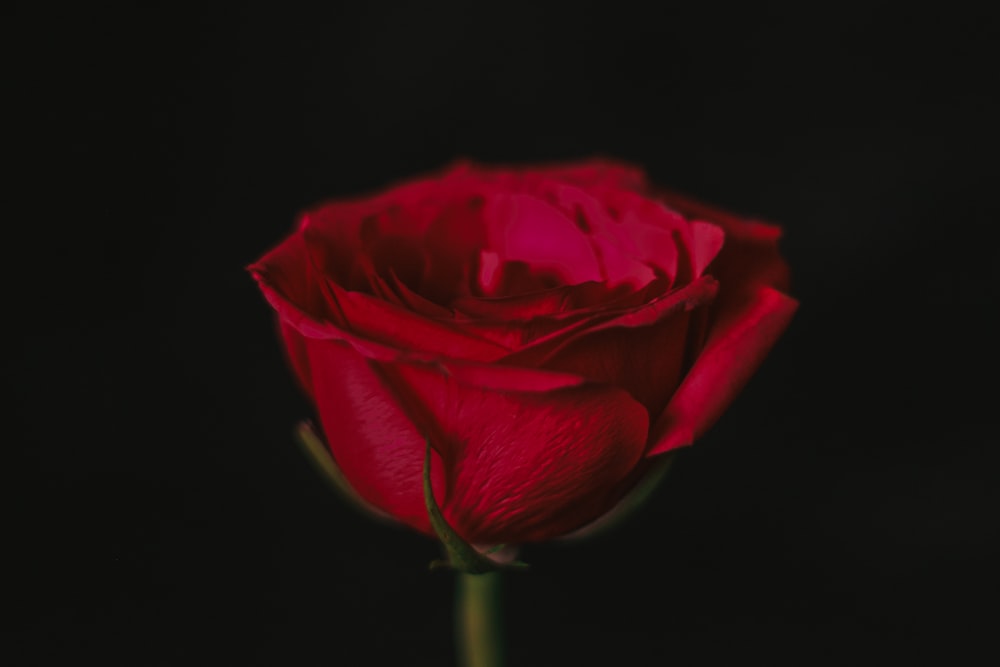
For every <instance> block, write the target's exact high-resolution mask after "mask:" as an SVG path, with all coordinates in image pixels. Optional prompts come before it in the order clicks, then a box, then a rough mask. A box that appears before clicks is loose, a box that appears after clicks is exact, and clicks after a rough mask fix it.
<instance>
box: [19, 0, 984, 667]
mask: <svg viewBox="0 0 1000 667" xmlns="http://www.w3.org/2000/svg"><path fill="white" fill-rule="evenodd" d="M750 4H751V3H747V4H746V6H744V5H743V4H736V3H731V4H725V5H719V4H716V3H701V2H699V3H693V2H692V3H683V4H667V5H660V6H658V7H656V8H655V9H654V8H652V7H650V8H646V9H642V8H641V7H640V6H635V7H631V6H628V5H627V4H625V3H619V2H614V3H593V4H589V5H587V4H576V5H567V6H565V7H562V8H559V9H556V8H549V9H544V10H543V9H540V8H539V7H537V6H535V5H532V4H516V3H510V4H492V5H486V6H479V7H473V6H472V5H469V4H464V3H463V4H460V3H455V4H449V3H431V6H428V4H427V3H412V4H409V3H406V4H403V3H400V4H398V5H386V4H383V3H371V4H368V3H357V4H356V5H346V6H340V5H337V4H336V3H327V4H326V6H325V7H324V8H323V9H322V10H321V11H315V10H311V11H304V10H303V11H298V10H294V9H290V8H287V7H278V6H259V5H258V6H250V7H245V8H244V9H241V10H239V11H235V12H221V11H220V12H214V13H212V12H208V11H207V10H205V9H204V8H203V9H200V10H193V11H182V10H181V8H180V7H179V6H178V5H175V4H160V5H157V4H149V5H145V6H144V8H142V9H136V8H135V7H131V8H127V7H119V8H115V9H100V10H97V9H95V7H93V6H91V5H90V4H87V3H85V6H84V7H82V8H80V9H77V10H74V12H73V13H71V14H65V13H61V12H59V11H57V10H56V9H51V8H50V9H43V10H36V11H35V12H33V13H31V14H30V15H29V14H28V13H24V14H16V15H13V18H11V17H8V18H11V20H8V21H7V22H6V27H5V31H6V32H8V33H10V34H9V35H8V37H10V39H9V40H8V41H7V45H8V49H9V53H8V58H7V64H8V69H9V72H10V77H9V78H8V93H9V97H8V101H7V103H6V104H7V109H8V111H11V110H13V111H14V112H15V120H14V121H12V122H10V123H9V124H8V139H9V140H10V141H8V144H9V145H10V147H11V148H12V149H13V150H11V151H8V159H10V158H11V157H13V158H14V160H13V161H12V162H13V163H14V165H15V167H16V169H15V171H16V172H17V176H16V177H15V180H12V181H9V183H13V184H15V186H16V187H13V188H11V191H12V192H11V194H12V196H13V200H15V201H16V202H22V201H23V202H24V203H25V204H26V206H25V207H23V208H21V209H15V210H17V211H18V212H17V213H16V214H14V215H12V216H11V219H9V220H7V225H6V226H5V228H6V229H9V236H8V242H7V243H9V245H7V244H5V252H4V255H5V262H6V266H7V268H8V275H7V280H6V289H5V301H6V303H5V311H6V318H5V322H6V325H7V326H6V327H5V328H6V329H7V330H8V332H9V333H12V335H13V336H14V338H15V339H16V340H17V345H16V346H12V347H10V348H9V350H10V354H9V355H8V362H7V366H8V369H9V370H8V372H6V373H5V376H6V378H5V379H6V381H9V382H11V383H12V386H13V389H14V393H13V396H15V398H14V399H12V400H11V401H9V402H8V405H9V407H11V408H13V410H12V415H11V417H10V418H9V420H8V424H13V427H10V426H9V427H8V430H7V433H8V437H9V438H10V441H9V442H11V443H12V444H13V445H14V446H13V448H12V450H10V451H16V452H22V453H23V454H24V455H25V456H24V457H23V460H19V461H17V462H16V463H14V464H12V465H9V466H5V470H4V476H5V477H7V478H8V482H9V483H8V484H7V485H6V487H7V488H9V489H14V497H13V500H12V501H11V503H10V504H9V505H8V507H9V508H12V509H13V519H12V522H10V523H9V524H8V526H9V531H8V535H9V536H11V538H10V542H9V543H8V544H7V547H6V548H7V550H8V552H9V553H10V552H13V553H15V554H17V555H20V556H22V558H21V559H19V560H18V561H17V563H18V564H17V565H16V566H11V567H10V569H9V571H8V573H7V577H6V578H7V580H8V584H9V586H8V588H10V589H12V590H16V591H17V592H18V595H16V596H14V597H8V600H9V602H8V604H7V606H8V608H9V609H11V610H13V612H14V614H15V617H16V619H17V620H16V625H15V629H16V635H17V638H19V639H20V640H22V641H23V643H24V648H27V649H28V650H29V653H28V654H27V656H28V657H27V658H23V657H22V658H21V659H19V661H18V662H17V663H16V664H38V665H49V664H77V663H81V662H83V663H87V662H94V663H100V664H109V665H110V664H114V665H118V664H121V665H202V664H205V665H218V664H240V665H279V664H280V665H338V664H340V665H355V664H357V665H367V664H373V665H380V664H409V665H447V664H451V662H450V661H451V660H452V657H451V648H450V641H451V635H450V633H451V627H450V613H451V612H450V603H451V594H452V585H453V584H452V578H451V575H449V574H447V573H441V572H437V573H428V572H427V569H426V567H427V563H428V562H429V561H430V560H431V559H432V558H435V557H437V555H438V553H437V548H436V546H435V545H434V544H433V543H432V542H431V541H430V540H427V539H424V538H423V537H420V536H417V535H414V534H410V533H407V532H404V531H401V530H396V529H393V528H389V527H386V526H384V525H379V524H376V523H372V522H370V521H369V520H367V519H365V518H363V517H361V516H358V515H356V514H355V513H354V512H353V511H352V510H351V509H349V508H348V507H345V506H344V505H343V504H342V503H341V501H340V500H339V499H338V498H337V497H336V496H334V495H333V494H332V493H331V492H330V491H329V489H328V488H327V487H325V486H324V484H323V483H322V481H321V480H320V479H319V478H318V477H317V475H316V474H315V473H314V471H313V470H312V469H311V468H310V467H309V466H308V464H307V463H306V461H305V460H304V458H303V456H302V454H301V453H300V452H299V450H298V449H297V448H296V446H295V445H294V444H293V439H292V427H293V425H294V424H295V423H296V422H297V421H298V420H299V419H302V418H305V417H309V416H311V415H312V413H311V411H310V407H309V405H308V403H307V402H306V400H305V399H304V397H303V396H302V395H301V394H300V393H299V391H298V389H297V387H296V386H295V384H294V383H293V380H292V377H291V375H290V373H289V372H288V370H287V369H286V367H285V365H284V361H283V358H282V356H281V351H280V348H279V346H278V342H277V339H276V337H275V335H274V328H273V320H272V312H271V311H270V309H269V308H268V307H267V305H266V304H265V302H264V300H263V299H262V298H261V296H260V295H259V293H258V292H257V291H256V288H255V286H254V284H253V281H252V280H251V279H250V277H249V275H247V274H246V273H245V271H244V268H243V267H244V266H245V265H246V264H248V263H249V262H251V261H253V260H254V259H256V258H257V257H258V256H259V255H260V254H262V253H263V252H264V251H265V250H267V249H268V248H270V247H271V246H273V245H274V244H276V243H277V242H278V241H279V240H280V239H281V238H282V237H283V236H284V235H285V234H286V233H287V232H288V231H289V230H290V229H291V227H292V225H293V222H294V218H295V215H296V214H297V213H298V212H299V211H300V210H301V209H303V208H305V207H307V206H310V205H313V204H316V203H318V202H319V201H322V200H324V199H328V198H331V197H336V196H341V195H350V194H357V193H360V192H366V191H370V190H372V189H375V188H380V187H382V186H385V185H387V184H389V183H392V182H395V181H397V180H399V179H402V178H406V177H409V176H411V175H414V174H417V173H421V172H424V171H427V170H431V169H436V168H438V167H440V166H442V165H444V164H446V163H448V162H449V161H451V160H452V159H453V158H455V157H470V158H474V159H478V160H483V161H504V162H530V161H535V160H551V159H573V158H580V157H586V156H591V155H606V156H611V157H618V158H622V159H626V160H630V161H633V162H636V163H639V164H642V165H645V166H646V168H647V169H648V171H649V173H650V174H651V175H652V176H653V178H654V179H655V180H656V181H658V182H660V183H662V184H664V185H668V186H670V187H672V188H674V189H677V190H681V191H686V192H688V193H690V194H691V195H694V196H696V197H699V198H702V199H704V200H707V201H711V202H714V203H716V204H719V205H722V206H725V207H728V208H730V209H733V210H736V211H739V212H742V213H745V214H748V215H754V216H759V217H763V218H767V219H770V220H773V221H776V222H779V223H781V224H782V225H783V226H784V227H785V229H786V237H785V239H784V241H783V248H784V252H785V254H786V256H787V258H788V260H789V262H790V264H791V266H792V269H793V278H794V283H793V293H794V294H795V295H796V296H797V297H798V298H799V299H800V300H801V302H802V306H801V309H800V311H799V313H798V314H797V316H796V318H795V320H794V322H793V324H792V326H791V328H790V329H789V331H788V333H787V334H786V336H785V337H784V338H783V339H782V340H781V341H780V342H779V344H778V345H777V347H776V348H775V350H774V352H773V353H772V355H771V356H770V357H769V359H768V361H767V362H766V363H765V365H764V366H763V368H762V369H761V371H760V372H759V373H758V375H757V376H756V377H755V378H754V380H753V381H752V382H751V383H750V385H749V386H748V387H747V389H746V391H745V392H744V393H743V394H742V395H741V397H740V398H739V399H738V400H737V402H736V403H735V404H734V405H733V406H732V408H731V409H730V410H729V411H728V412H727V413H726V415H725V416H724V417H723V418H722V420H721V421H720V422H719V423H718V425H717V426H716V427H715V428H714V429H713V430H712V431H711V432H710V433H709V434H708V435H707V436H706V437H704V438H703V439H702V440H701V441H700V442H699V443H697V445H696V446H695V447H693V448H690V449H689V450H686V451H685V452H684V453H683V454H682V455H681V456H680V457H679V459H678V464H677V465H676V467H675V469H674V471H673V472H672V473H671V476H670V477H669V478H668V480H667V483H666V484H665V485H664V486H663V487H662V488H661V490H660V492H659V493H658V495H657V496H656V497H655V499H654V501H653V502H652V503H651V504H650V505H649V506H647V507H646V508H645V509H644V510H643V512H642V513H641V515H640V516H638V517H636V518H635V519H634V520H632V521H630V522H629V523H627V524H626V525H625V526H623V527H622V528H621V529H619V530H618V531H617V532H615V533H613V534H612V535H609V536H608V537H606V538H604V539H600V540H597V541H594V542H591V543H585V544H580V545H574V546H556V545H542V546H533V547H529V548H527V549H525V551H524V553H523V557H524V558H525V559H526V560H528V561H529V562H531V563H532V564H533V566H534V568H533V570H532V571H531V572H528V573H525V574H518V575H514V576H510V577H509V579H508V581H507V584H506V596H507V600H506V603H507V622H508V640H509V645H510V662H511V664H512V665H560V664H573V665H607V664H628V665H632V664H636V665H638V664H701V663H704V662H713V661H715V660H723V659H727V660H730V661H734V660H740V661H745V660H751V659H753V660H757V659H764V660H770V661H774V660H779V661H783V660H788V661H790V662H794V663H796V664H817V663H824V662H833V663H841V662H844V661H846V660H852V661H860V662H865V661H867V660H869V659H873V658H878V659H880V660H889V659H893V658H902V657H913V656H920V655H928V654H940V655H942V656H948V657H949V659H955V658H956V657H958V656H961V655H964V654H971V652H972V651H973V650H986V651H991V650H995V642H994V641H992V636H993V635H994V633H995V632H996V628H997V627H998V626H997V622H998V620H1000V619H998V613H997V611H996V599H997V594H998V593H1000V586H998V584H1000V576H998V573H997V566H998V560H1000V559H998V556H1000V522H998V509H1000V484H998V472H997V471H998V464H1000V448H998V446H1000V443H998V441H997V432H998V431H997V425H996V418H995V416H994V415H995V414H996V413H995V405H996V390H995V384H996V383H995V378H996V366H995V361H996V351H995V348H996V341H995V339H994V336H996V334H997V330H996V327H995V326H994V325H993V324H992V319H991V318H992V317H993V316H994V315H995V311H996V308H997V303H998V283H1000V281H998V274H997V271H998V269H997V263H996V261H995V260H996V254H997V253H996V246H995V245H994V244H993V243H992V242H991V241H992V239H991V234H992V231H993V228H994V227H995V226H996V224H997V222H998V215H997V213H998V205H997V201H998V198H997V195H996V183H997V180H996V175H997V174H996V169H995V161H996V155H997V150H996V149H997V147H998V145H997V143H998V142H997V133H996V130H995V125H996V120H995V119H996V117H998V116H1000V106H998V104H997V103H996V102H995V101H994V100H993V98H992V97H991V96H990V93H991V92H992V91H991V89H993V88H996V84H997V80H996V79H997V77H996V74H995V70H994V69H993V68H992V65H991V64H990V63H991V57H992V56H995V55H997V54H996V53H994V51H996V49H995V48H994V42H995V41H996V39H997V24H996V23H995V21H994V20H993V17H992V16H987V15H985V14H983V13H982V12H980V11H976V10H974V9H973V8H972V6H971V5H970V6H962V5H961V4H957V3H947V4H940V3H939V4H938V6H936V7H935V8H932V9H927V10H922V9H918V5H907V6H905V8H897V7H895V6H893V5H890V4H888V3H884V2H868V3H858V4H850V3H839V2H838V3H831V4H829V5H827V6H825V7H820V6H818V5H812V4H809V5H808V7H805V6H803V4H805V3H768V4H764V5H755V6H753V7H751V6H749V5H750ZM12 86H13V88H12ZM22 183H23V185H21V184H22ZM67 660H71V661H72V662H71V663H70V662H67ZM12 664H14V663H12Z"/></svg>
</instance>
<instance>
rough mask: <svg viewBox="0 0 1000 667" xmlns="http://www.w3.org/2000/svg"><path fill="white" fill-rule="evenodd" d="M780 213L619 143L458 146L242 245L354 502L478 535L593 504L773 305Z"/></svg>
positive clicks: (670, 434) (691, 425)
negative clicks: (676, 181) (742, 209)
mask: <svg viewBox="0 0 1000 667" xmlns="http://www.w3.org/2000/svg"><path fill="white" fill-rule="evenodd" d="M779 235H780V230H779V228H778V227H775V226H773V225H770V224H765V223H762V222H752V221H747V220H744V219H741V218H739V217H736V216H734V215H731V214H728V213H725V212H721V211H717V210H713V209H712V208H709V207H706V206H703V205H701V204H699V203H697V202H694V201H691V200H688V199H686V198H681V197H678V196H675V195H672V194H667V193H663V192H662V191H659V190H657V189H656V188H654V187H653V186H652V185H650V184H649V183H648V182H647V179H646V177H645V175H644V173H643V172H642V170H640V169H638V168H636V167H633V166H630V165H627V164H623V163H618V162H612V161H606V160H593V161H587V162H582V163H577V164H563V165H545V166H532V167H519V168H510V167H503V168H501V167H491V166H484V165H478V164H472V163H468V162H460V163H457V164H454V165H451V166H450V167H448V168H447V169H445V170H443V171H442V172H441V173H437V174H434V175H431V176H427V177H424V178H420V179H417V180H412V181H409V182H405V183H403V184H400V185H397V186H395V187H392V188H388V189H386V190H384V191H382V192H379V193H377V194H374V195H372V196H366V197H361V198H357V199H348V200H341V201H333V202H329V203H326V204H323V205H321V206H318V207H316V208H314V209H313V210H310V211H308V212H306V213H304V214H303V215H302V216H301V218H300V220H299V222H298V225H297V227H296V228H295V230H294V231H293V232H292V233H291V234H290V235H289V236H288V237H287V238H286V239H285V240H284V241H282V242H281V243H280V244H279V245H278V246H277V247H275V248H274V249H273V250H271V251H270V252H268V253H267V254H266V255H265V256H264V257H263V258H261V259H260V260H259V261H258V262H256V263H254V264H253V265H252V266H251V267H250V271H251V272H252V274H253V276H254V277H255V278H256V280H257V282H258V283H259V285H260V288H261V289H262V290H263V293H264V295H265V296H266V298H267V300H268V301H269V302H270V304H271V305H272V306H273V307H274V309H275V310H276V311H277V315H278V321H279V325H280V331H281V338H282V340H283V343H284V346H285V349H286V351H287V357H288V359H289V362H290V365H291V367H292V368H293V369H294V372H295V375H296V376H297V378H298V380H299V381H300V383H301V385H302V386H303V388H304V390H305V392H306V393H307V395H308V396H309V398H310V399H311V401H312V402H313V403H314V405H315V409H316V413H317V415H318V417H319V422H320V425H321V427H322V432H323V434H324V435H325V439H326V441H327V445H328V447H329V452H330V454H331V455H332V458H333V460H334V461H335V462H336V466H337V468H339V470H340V473H341V474H342V476H343V478H344V479H346V481H347V482H348V483H349V485H350V487H351V489H353V491H354V492H355V493H356V494H357V496H359V497H360V498H361V499H362V500H363V502H365V503H367V504H369V505H370V506H373V507H374V508H375V509H377V510H378V511H379V512H380V513H381V514H383V515H388V516H389V517H391V518H392V519H394V520H395V521H397V522H400V523H402V524H405V525H407V526H410V527H412V528H414V529H416V530H418V531H422V532H424V533H427V534H433V532H434V531H433V529H432V526H431V523H430V520H429V518H428V509H427V506H426V505H425V497H424V493H423V485H422V480H423V475H424V459H425V453H426V451H427V450H426V447H427V443H428V442H429V443H430V445H431V447H432V454H431V459H430V469H429V479H430V484H431V487H432V489H433V496H434V498H435V499H436V502H437V504H439V505H440V511H441V513H442V515H443V516H444V518H445V519H446V520H447V523H448V524H449V525H450V526H451V527H453V528H454V531H455V532H457V533H458V535H460V536H461V537H462V538H463V539H464V540H466V541H468V542H469V543H472V544H480V545H495V544H522V543H527V542H537V541H544V540H549V539H552V538H556V537H560V536H563V535H566V534H568V533H571V532H573V531H576V530H578V529H580V528H581V527H583V526H586V525H588V524H591V522H594V521H595V520H596V519H598V518H599V517H601V516H602V515H605V514H606V513H608V512H609V511H610V510H611V509H612V508H614V507H615V505H616V504H617V503H619V501H621V500H622V498H623V497H625V496H627V494H628V493H629V491H630V490H631V489H633V488H634V487H635V486H636V485H637V483H638V482H639V481H640V480H641V479H642V478H643V475H644V474H645V473H646V472H647V471H648V470H649V469H650V467H651V465H652V462H653V461H655V460H657V458H658V457H662V456H663V455H665V454H667V453H668V452H671V451H672V450H675V449H676V448H679V447H683V446H686V445H689V444H691V443H692V442H693V441H694V440H695V439H696V438H698V437H699V436H700V435H701V434H703V433H704V432H705V431H706V429H708V428H709V427H710V426H711V425H712V424H713V423H714V422H715V421H716V419H717V418H718V417H719V416H720V414H721V413H722V411H723V410H724V409H725V408H726V407H727V405H729V403H730V402H731V401H732V400H733V398H734V397H735V396H736V394H737V393H738V392H739V391H740V390H741V388H742V387H743V386H744V384H745V383H746V381H747V380H748V379H749V377H750V376H751V374H752V373H753V372H754V371H755V369H756V368H757V367H758V365H759V364H760V362H761V361H762V360H763V358H764V357H765V355H766V354H767V353H768V351H769V350H770V349H771V347H772V345H773V344H774V343H775V341H776V340H777V339H778V337H779V336H780V335H781V333H782V332H783V331H784V330H785V328H786V327H787V325H788V323H789V320H790V319H791V317H792V314H793V313H794V311H795V309H796V306H797V302H796V301H795V300H794V299H793V298H791V297H790V296H788V295H787V294H786V291H787V288H788V269H787V266H786V264H785V262H784V261H783V260H782V259H781V257H780V256H779V254H778V249H777V242H778V238H779Z"/></svg>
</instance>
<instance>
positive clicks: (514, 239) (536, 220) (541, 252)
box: [481, 194, 602, 294]
mask: <svg viewBox="0 0 1000 667" xmlns="http://www.w3.org/2000/svg"><path fill="white" fill-rule="evenodd" d="M484 217H485V219H486V224H487V225H488V233H489V247H490V249H492V250H494V251H495V252H496V253H497V254H498V255H499V259H500V262H501V263H508V262H521V263H523V264H525V265H527V266H528V267H529V268H530V269H531V270H532V271H533V272H549V273H552V274H553V275H556V276H558V277H559V278H560V280H561V282H563V283H565V284H576V283H582V282H587V281H601V280H602V276H601V271H600V267H599V265H598V262H597V258H596V257H595V256H594V252H593V250H592V249H591V247H590V245H589V244H588V243H587V241H586V239H585V238H584V237H583V235H582V234H581V233H580V230H579V229H578V228H577V226H576V223H574V222H573V220H571V219H570V218H569V217H567V216H566V215H565V214H564V213H563V212H562V211H560V210H559V209H557V208H556V207H554V206H552V205H551V204H549V203H547V202H545V201H543V200H541V199H539V198H537V197H532V196H529V195H522V194H512V195H508V194H500V195H496V196H494V197H491V198H490V199H489V201H488V202H487V204H486V210H485V212H484ZM481 288H482V290H483V293H484V294H490V291H489V289H488V286H485V285H482V286H481Z"/></svg>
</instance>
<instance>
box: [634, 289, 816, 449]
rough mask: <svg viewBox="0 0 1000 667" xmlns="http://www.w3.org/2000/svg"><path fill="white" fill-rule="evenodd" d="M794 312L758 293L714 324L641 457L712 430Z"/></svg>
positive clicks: (782, 298) (791, 302)
mask: <svg viewBox="0 0 1000 667" xmlns="http://www.w3.org/2000/svg"><path fill="white" fill-rule="evenodd" d="M797 307H798V302H797V301H796V300H795V299H792V298H791V297H789V296H787V295H785V294H782V293H781V292H779V291H777V290H774V289H771V288H768V287H764V288H760V289H759V290H758V291H757V293H756V294H755V298H754V299H753V300H750V301H747V302H746V303H745V304H744V306H743V307H742V308H741V309H738V310H737V309H734V310H732V311H730V312H727V313H725V314H724V315H723V316H721V317H720V318H719V319H718V320H717V321H716V322H714V323H713V325H712V327H711V329H710V331H709V333H708V339H707V340H706V342H705V347H704V349H702V351H701V353H700V355H699V356H698V358H697V360H696V361H695V362H694V366H693V367H692V368H691V370H690V371H688V373H687V375H686V376H685V377H684V380H683V382H682V383H681V386H680V387H679V388H678V390H677V392H676V393H675V394H674V396H673V398H672V399H671V400H670V403H669V404H668V405H667V408H666V410H665V411H664V412H663V414H662V415H661V416H660V418H659V420H658V421H657V423H656V424H655V425H654V427H653V439H652V440H651V443H652V444H651V447H650V448H649V451H648V452H647V456H654V455H656V454H662V453H663V452H666V451H669V450H671V449H675V448H677V447H683V446H685V445H689V444H691V442H692V441H693V440H694V439H695V438H697V437H699V436H700V435H702V434H703V433H704V432H705V431H706V430H707V429H708V428H709V427H710V426H712V424H713V423H715V421H716V419H718V417H719V416H720V415H721V414H722V411H723V410H725V408H726V407H728V406H729V404H730V403H731V402H732V400H733V399H734V398H735V397H736V395H737V394H738V393H739V392H740V390H741V389H742V388H743V386H744V385H745V384H746V382H747V381H748V380H749V379H750V376H751V375H752V374H753V372H754V371H755V370H757V367H758V366H759V365H760V363H761V362H762V361H763V360H764V357H765V356H766V355H767V353H768V352H769V351H770V349H771V347H772V346H773V345H774V343H775V342H776V341H777V339H778V337H779V336H780V335H781V334H782V332H784V330H785V328H786V327H787V326H788V323H789V321H790V320H791V317H792V315H793V314H794V312H795V310H796V308H797Z"/></svg>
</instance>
